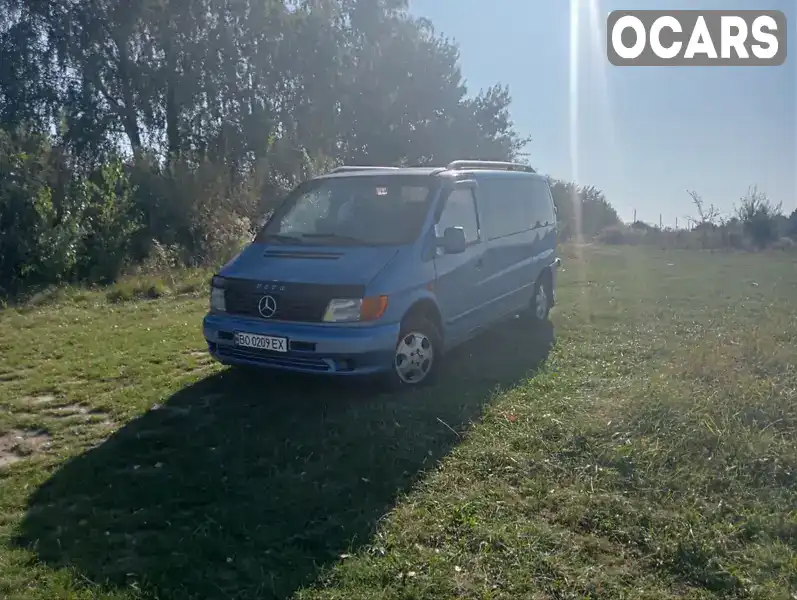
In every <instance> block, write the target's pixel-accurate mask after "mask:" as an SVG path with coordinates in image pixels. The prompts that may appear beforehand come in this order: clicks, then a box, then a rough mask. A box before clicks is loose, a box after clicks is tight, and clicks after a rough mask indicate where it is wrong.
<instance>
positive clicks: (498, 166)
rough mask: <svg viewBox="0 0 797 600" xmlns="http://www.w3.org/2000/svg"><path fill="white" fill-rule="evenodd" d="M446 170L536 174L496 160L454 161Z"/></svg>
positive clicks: (530, 168)
mask: <svg viewBox="0 0 797 600" xmlns="http://www.w3.org/2000/svg"><path fill="white" fill-rule="evenodd" d="M446 169H448V170H449V171H463V170H465V169H495V170H497V171H523V172H525V173H536V172H537V171H535V170H534V168H532V167H530V166H529V165H524V164H522V163H513V162H502V161H497V160H455V161H454V162H450V163H448V166H446Z"/></svg>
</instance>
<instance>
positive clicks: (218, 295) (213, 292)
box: [210, 275, 227, 312]
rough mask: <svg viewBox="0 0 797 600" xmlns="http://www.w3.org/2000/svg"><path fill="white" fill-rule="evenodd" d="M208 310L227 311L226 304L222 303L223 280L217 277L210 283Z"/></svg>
mask: <svg viewBox="0 0 797 600" xmlns="http://www.w3.org/2000/svg"><path fill="white" fill-rule="evenodd" d="M210 310H211V311H213V312H226V311H227V304H226V303H225V301H224V278H223V277H219V276H218V275H216V276H215V277H214V278H213V280H212V281H211V282H210Z"/></svg>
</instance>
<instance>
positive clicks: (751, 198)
mask: <svg viewBox="0 0 797 600" xmlns="http://www.w3.org/2000/svg"><path fill="white" fill-rule="evenodd" d="M781 212H782V205H781V204H780V203H778V204H774V203H773V202H772V201H771V200H770V199H769V197H768V196H767V195H766V193H764V192H759V191H758V187H757V186H751V187H750V188H749V189H748V190H747V194H745V195H744V196H743V197H742V198H741V200H740V205H739V207H738V208H737V216H738V218H739V221H741V223H742V227H743V228H744V232H745V233H746V234H747V235H748V236H750V239H752V240H753V243H755V244H756V245H757V246H758V247H759V248H763V247H765V246H766V245H768V244H770V243H772V242H773V241H775V240H776V239H777V237H778V227H777V222H776V217H778V216H779V215H780V214H781Z"/></svg>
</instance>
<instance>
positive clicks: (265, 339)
mask: <svg viewBox="0 0 797 600" xmlns="http://www.w3.org/2000/svg"><path fill="white" fill-rule="evenodd" d="M235 345H236V346H241V347H242V348H255V349H257V350H271V351H272V352H287V351H288V338H284V337H274V336H271V335H259V334H257V333H242V332H240V331H239V332H238V333H236V334H235Z"/></svg>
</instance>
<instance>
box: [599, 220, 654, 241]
mask: <svg viewBox="0 0 797 600" xmlns="http://www.w3.org/2000/svg"><path fill="white" fill-rule="evenodd" d="M645 236H646V233H645V232H644V231H640V230H638V229H633V228H631V227H629V226H628V225H623V224H619V225H612V226H611V227H607V228H606V229H604V230H603V231H601V232H600V233H599V234H598V235H597V236H596V238H595V239H596V241H598V242H600V243H602V244H610V245H615V246H618V245H637V244H641V243H643V242H644V241H645Z"/></svg>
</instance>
